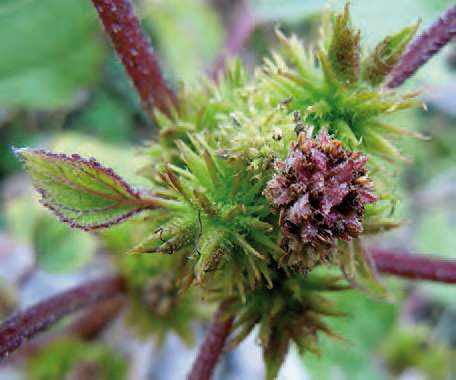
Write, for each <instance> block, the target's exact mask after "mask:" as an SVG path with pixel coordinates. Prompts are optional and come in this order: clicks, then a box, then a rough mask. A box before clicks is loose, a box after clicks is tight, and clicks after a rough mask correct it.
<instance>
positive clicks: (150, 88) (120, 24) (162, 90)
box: [92, 0, 178, 116]
mask: <svg viewBox="0 0 456 380" xmlns="http://www.w3.org/2000/svg"><path fill="white" fill-rule="evenodd" d="M92 2H93V4H94V6H95V8H96V10H97V12H98V16H99V18H100V20H101V22H102V23H103V26H104V29H105V31H106V34H107V35H108V36H109V38H110V39H111V42H112V45H113V46H114V49H115V50H116V52H117V55H118V56H119V58H120V60H121V61H122V63H123V65H124V67H125V69H126V71H127V73H128V75H129V77H130V79H131V80H132V82H133V84H134V86H135V88H136V90H137V92H138V94H139V96H140V98H141V101H142V103H143V106H144V108H145V109H146V111H147V112H149V113H150V112H151V111H152V110H153V107H156V108H158V109H159V110H160V111H161V112H163V113H164V114H166V115H168V116H172V115H173V113H174V112H175V110H177V108H178V100H177V96H176V94H175V93H174V91H173V90H172V89H171V88H170V87H169V86H168V84H167V83H166V80H165V78H164V77H163V74H162V71H161V69H160V65H159V62H158V58H157V56H156V55H155V53H154V51H153V48H152V45H151V44H150V41H149V39H148V38H147V37H146V35H145V34H144V32H143V31H142V29H141V26H140V23H139V20H138V18H137V16H136V15H135V12H134V9H133V4H132V3H131V0H92Z"/></svg>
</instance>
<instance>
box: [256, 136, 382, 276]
mask: <svg viewBox="0 0 456 380" xmlns="http://www.w3.org/2000/svg"><path fill="white" fill-rule="evenodd" d="M308 135H309V131H308V132H307V135H306V134H305V133H304V132H301V133H300V135H299V137H298V140H297V142H296V143H293V144H292V145H291V147H290V150H289V153H288V156H287V158H286V159H285V160H284V161H277V162H276V163H275V170H276V174H275V175H274V177H273V178H272V179H271V180H270V181H269V182H268V184H267V186H266V189H265V191H264V195H265V196H266V197H267V198H268V199H269V200H270V201H271V203H272V206H273V211H274V212H276V213H279V223H280V226H281V229H282V235H283V238H282V243H281V245H282V248H283V249H284V250H285V251H286V252H288V253H289V254H292V256H294V258H293V259H292V260H293V261H295V262H294V263H293V265H294V266H296V265H297V266H298V268H297V269H299V270H301V271H308V270H309V269H311V268H312V267H313V266H314V265H315V264H317V263H318V262H320V261H325V260H326V259H327V258H328V255H329V253H330V251H331V250H330V248H331V247H332V246H333V245H334V243H335V241H336V240H337V239H342V240H350V239H352V238H356V237H358V236H359V235H360V233H361V232H362V230H363V225H362V221H363V215H364V206H365V205H366V204H369V203H373V202H375V201H376V200H377V197H376V196H375V195H374V192H373V188H372V182H371V180H370V179H369V177H368V176H367V171H366V168H365V165H366V162H367V157H366V156H365V155H363V154H361V153H360V152H351V151H348V150H345V149H343V148H342V144H341V142H340V141H339V140H335V139H332V138H331V137H330V136H329V135H328V133H327V132H326V130H322V131H321V132H320V133H319V135H318V136H317V137H316V138H315V139H313V138H311V137H309V136H308ZM296 258H298V260H296ZM288 264H290V262H289V263H288Z"/></svg>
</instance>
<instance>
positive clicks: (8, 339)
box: [0, 276, 123, 361]
mask: <svg viewBox="0 0 456 380" xmlns="http://www.w3.org/2000/svg"><path fill="white" fill-rule="evenodd" d="M122 293H123V282H122V280H121V279H120V277H117V276H114V277H112V276H108V277H104V278H101V279H98V280H94V281H90V282H88V283H86V284H84V285H81V286H78V287H75V288H73V289H70V290H67V291H65V292H63V293H60V294H58V295H56V296H54V297H51V298H49V299H48V300H46V301H43V302H41V303H39V304H37V305H36V306H33V307H31V308H29V309H27V310H25V311H23V312H19V313H17V314H16V315H13V316H12V317H10V318H9V319H7V320H6V321H4V322H3V323H2V324H1V325H0V361H1V360H3V359H5V358H6V357H7V356H8V355H9V354H11V353H12V352H13V351H15V350H16V349H18V348H19V347H20V346H21V345H22V344H23V343H24V342H26V341H27V340H28V339H30V338H32V337H34V336H35V335H37V334H38V333H40V332H42V331H45V330H47V329H48V328H49V327H50V326H51V325H52V324H54V323H55V322H57V321H58V320H60V319H62V318H63V317H65V316H66V315H68V314H71V313H73V312H76V311H78V310H81V309H83V308H85V307H87V306H90V305H93V304H95V303H98V302H100V301H102V300H107V299H112V298H114V297H117V296H120V295H121V294H122Z"/></svg>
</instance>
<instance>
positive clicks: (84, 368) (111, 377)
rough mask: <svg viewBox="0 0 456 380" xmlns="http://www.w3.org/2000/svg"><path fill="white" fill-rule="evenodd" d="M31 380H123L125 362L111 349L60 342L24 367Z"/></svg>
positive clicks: (44, 348)
mask: <svg viewBox="0 0 456 380" xmlns="http://www.w3.org/2000/svg"><path fill="white" fill-rule="evenodd" d="M27 375H28V377H27V378H28V379H30V380H50V379H54V380H64V379H65V380H89V379H97V380H126V379H127V362H126V360H125V359H124V358H123V357H122V356H121V355H120V354H119V353H118V352H115V351H114V350H113V349H110V348H109V347H106V346H104V345H101V344H96V343H84V342H81V341H78V340H75V339H69V338H68V339H62V340H58V341H56V342H53V343H51V344H49V345H48V346H46V347H43V348H41V350H40V352H39V353H38V354H37V355H35V356H33V357H32V358H31V359H30V360H29V362H28V363H27Z"/></svg>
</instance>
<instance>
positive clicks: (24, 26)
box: [0, 0, 104, 109]
mask: <svg viewBox="0 0 456 380" xmlns="http://www.w3.org/2000/svg"><path fill="white" fill-rule="evenodd" d="M99 30H100V27H99V25H98V22H97V20H96V16H95V12H94V11H93V9H92V5H91V3H90V1H80V0H65V1H61V0H40V1H37V0H34V1H33V0H17V1H7V2H5V1H2V2H1V4H0V35H1V36H2V38H1V40H0V56H1V57H2V59H1V60H0V105H2V106H6V107H30V108H36V109H54V108H57V107H61V106H66V105H69V104H71V103H72V102H73V101H74V100H75V98H76V97H77V95H78V94H79V92H80V90H81V89H82V88H84V87H86V86H88V85H90V84H92V83H93V82H94V81H95V80H96V79H97V78H98V75H99V68H100V64H101V61H102V58H103V56H104V49H103V45H102V44H101V41H100V39H98V38H97V35H96V34H97V33H98V31H99Z"/></svg>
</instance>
